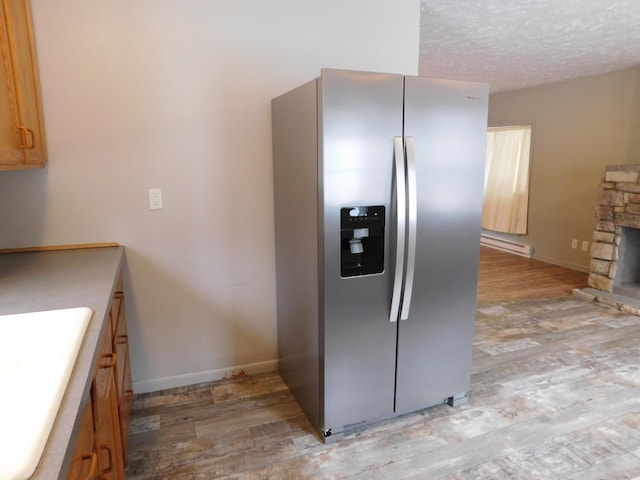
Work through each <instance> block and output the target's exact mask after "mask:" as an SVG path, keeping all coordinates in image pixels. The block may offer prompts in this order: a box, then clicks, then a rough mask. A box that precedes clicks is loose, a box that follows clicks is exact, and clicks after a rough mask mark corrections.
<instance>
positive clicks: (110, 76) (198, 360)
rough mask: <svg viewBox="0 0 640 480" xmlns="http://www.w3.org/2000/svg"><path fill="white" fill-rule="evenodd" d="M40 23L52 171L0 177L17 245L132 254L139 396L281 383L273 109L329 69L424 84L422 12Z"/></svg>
mask: <svg viewBox="0 0 640 480" xmlns="http://www.w3.org/2000/svg"><path fill="white" fill-rule="evenodd" d="M32 8H33V15H34V23H35V33H36V41H37V49H38V55H39V64H40V78H41V83H42V94H43V102H44V113H45V124H46V132H47V139H48V143H49V166H48V167H47V168H46V169H45V170H40V171H28V172H24V171H23V172H7V173H1V174H0V205H2V206H1V207H0V225H2V227H0V246H2V247H15V246H25V245H46V244H60V243H82V242H98V241H117V242H120V243H122V244H123V245H125V246H126V247H127V276H126V280H127V287H128V291H127V293H128V295H129V297H128V304H127V314H128V317H129V323H130V337H131V348H132V352H131V354H132V367H133V377H134V383H135V385H134V386H135V387H136V390H137V391H138V392H142V391H148V390H155V389H159V388H166V387H171V386H178V385H184V384H189V383H194V382H198V381H204V380H209V379H213V378H220V377H221V376H222V375H223V374H224V373H229V372H231V371H232V370H238V369H240V368H243V369H245V371H251V370H253V371H259V370H261V369H262V370H264V369H271V368H274V367H275V365H276V363H275V359H276V357H277V345H276V314H275V285H274V282H275V274H274V253H273V250H274V244H273V203H272V185H271V181H272V173H271V140H270V110H269V101H270V99H271V98H272V97H274V96H276V95H278V94H280V93H283V92H285V91H287V90H289V89H291V88H293V87H295V86H297V85H298V84H301V83H303V82H305V81H307V80H310V79H311V78H313V77H315V76H317V75H318V74H319V71H320V68H321V67H336V68H349V69H359V70H374V71H390V72H399V73H409V74H416V73H417V70H418V65H417V62H418V43H419V42H418V35H419V10H420V5H419V0H376V1H371V0H349V1H344V0H313V1H305V2H301V1H299V0H269V1H267V0H181V1H175V0H110V1H108V2H104V1H83V2H78V1H75V0H56V1H55V2H52V1H50V0H32ZM151 187H160V188H162V193H163V197H164V207H165V208H164V210H156V211H150V210H149V209H148V201H147V189H148V188H151Z"/></svg>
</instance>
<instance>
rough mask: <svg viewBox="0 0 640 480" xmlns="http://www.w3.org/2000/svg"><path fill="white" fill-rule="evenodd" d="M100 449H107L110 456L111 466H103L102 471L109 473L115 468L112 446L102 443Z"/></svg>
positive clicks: (108, 456)
mask: <svg viewBox="0 0 640 480" xmlns="http://www.w3.org/2000/svg"><path fill="white" fill-rule="evenodd" d="M100 450H106V451H107V458H109V467H108V468H103V469H102V473H109V472H110V471H111V469H112V468H113V461H112V460H113V458H112V456H111V448H109V446H108V445H100ZM103 458H104V457H103Z"/></svg>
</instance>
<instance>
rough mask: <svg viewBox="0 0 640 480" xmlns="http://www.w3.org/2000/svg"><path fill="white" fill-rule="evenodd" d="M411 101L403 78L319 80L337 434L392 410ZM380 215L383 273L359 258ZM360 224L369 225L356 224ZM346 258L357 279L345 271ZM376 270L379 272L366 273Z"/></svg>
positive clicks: (330, 403)
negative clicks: (401, 187)
mask: <svg viewBox="0 0 640 480" xmlns="http://www.w3.org/2000/svg"><path fill="white" fill-rule="evenodd" d="M402 97H403V77H402V76H401V75H393V74H375V73H363V72H353V71H342V70H329V69H327V70H323V72H322V76H321V79H320V96H319V100H318V101H319V106H320V108H319V111H320V129H319V130H320V131H319V138H320V155H319V158H320V165H319V172H320V179H321V180H320V181H321V185H322V188H321V199H320V208H321V212H320V215H321V219H322V221H321V223H320V225H321V228H322V231H321V232H320V235H321V239H322V245H323V269H324V272H323V275H322V290H323V292H322V294H323V298H322V302H321V308H322V310H323V313H322V315H321V317H322V318H323V319H324V322H323V324H322V327H321V328H322V330H323V333H324V334H323V335H321V338H322V339H323V342H324V344H323V345H321V351H322V352H323V368H324V371H323V379H322V382H323V389H322V390H323V391H322V398H323V404H324V410H323V414H322V415H321V416H322V417H323V419H324V420H323V428H324V429H325V430H328V429H334V433H336V432H337V431H341V430H342V427H344V426H352V425H354V424H358V423H360V422H363V421H367V420H373V419H377V418H383V417H388V416H390V415H392V414H393V401H394V384H395V355H396V331H397V327H396V326H397V323H391V322H389V311H390V303H391V291H392V281H393V270H394V268H395V265H394V264H395V254H394V253H393V252H392V251H391V250H390V248H392V245H391V241H392V239H391V238H390V234H391V232H393V229H394V225H395V219H394V218H392V217H391V212H392V205H391V196H392V175H393V169H394V163H393V158H394V142H393V138H394V137H397V136H402V109H403V106H402ZM372 212H373V213H372ZM382 212H383V213H382ZM310 213H311V214H312V213H313V212H310ZM341 213H342V220H343V223H342V227H343V228H342V231H341ZM376 214H380V215H384V234H383V235H384V236H383V239H382V240H383V243H382V244H381V243H380V242H378V243H376V245H377V246H378V247H380V246H381V245H383V252H384V259H383V268H382V271H381V272H379V269H377V268H374V269H367V268H363V269H362V271H360V272H358V268H357V259H358V258H360V257H361V258H362V259H363V260H366V255H367V248H368V246H367V243H366V241H367V235H373V231H370V230H367V229H369V228H370V226H373V225H378V227H379V222H378V221H374V220H373V219H372V217H371V215H376ZM360 218H361V219H362V221H363V227H366V228H362V229H359V228H351V227H350V225H351V223H354V222H357V221H358V220H359V219H360ZM350 232H353V238H352V239H351V240H353V241H352V242H351V243H349V242H350V240H349V238H348V237H349V236H350V235H351V233H350ZM377 233H378V234H379V233H380V229H379V228H378V230H377ZM393 235H395V233H394V234H393ZM343 237H344V238H343ZM341 247H342V248H341ZM341 255H343V257H342V258H341ZM344 255H347V256H348V255H353V256H354V257H353V258H354V260H356V261H354V262H350V261H349V259H348V258H347V259H345V258H344ZM341 261H342V264H343V265H347V266H348V267H349V269H350V270H349V272H350V273H348V274H347V273H345V274H344V275H341ZM363 267H364V266H363ZM370 271H374V272H376V273H369V274H364V273H363V272H370ZM344 272H346V270H345V269H344V268H343V273H344Z"/></svg>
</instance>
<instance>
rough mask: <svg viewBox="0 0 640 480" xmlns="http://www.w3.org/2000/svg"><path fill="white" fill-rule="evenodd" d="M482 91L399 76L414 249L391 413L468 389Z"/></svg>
mask: <svg viewBox="0 0 640 480" xmlns="http://www.w3.org/2000/svg"><path fill="white" fill-rule="evenodd" d="M487 105H488V86H486V85H481V84H472V83H467V82H454V81H446V80H436V79H428V78H420V77H406V79H405V119H404V122H405V123H404V129H405V130H404V135H405V136H407V137H414V138H415V144H414V147H415V172H416V188H417V199H416V200H417V242H416V253H415V271H414V281H413V297H412V299H411V310H410V313H409V316H408V319H407V320H406V321H403V322H400V323H399V330H398V364H397V387H396V410H397V412H405V411H411V410H415V409H416V408H422V407H425V406H428V405H433V404H435V403H440V402H442V401H443V400H445V399H446V398H447V397H450V396H454V395H456V394H459V393H464V392H466V391H467V390H468V386H469V380H470V374H471V354H472V343H473V334H474V323H475V306H476V290H477V275H478V263H479V250H480V220H481V209H482V189H483V180H484V161H485V159H484V156H485V142H486V128H487Z"/></svg>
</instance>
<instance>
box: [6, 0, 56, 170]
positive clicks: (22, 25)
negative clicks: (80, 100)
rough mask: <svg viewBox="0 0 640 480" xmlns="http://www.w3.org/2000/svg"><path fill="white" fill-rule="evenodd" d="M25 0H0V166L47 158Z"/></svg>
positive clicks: (13, 167)
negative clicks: (0, 54) (0, 53)
mask: <svg viewBox="0 0 640 480" xmlns="http://www.w3.org/2000/svg"><path fill="white" fill-rule="evenodd" d="M32 25H33V23H32V20H31V6H30V3H29V0H0V49H1V51H2V64H1V65H0V170H17V169H23V168H38V167H43V166H44V165H45V163H46V161H47V152H46V143H45V135H44V124H43V117H42V101H41V97H40V82H39V79H38V63H37V59H36V50H35V42H34V36H33V26H32Z"/></svg>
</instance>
